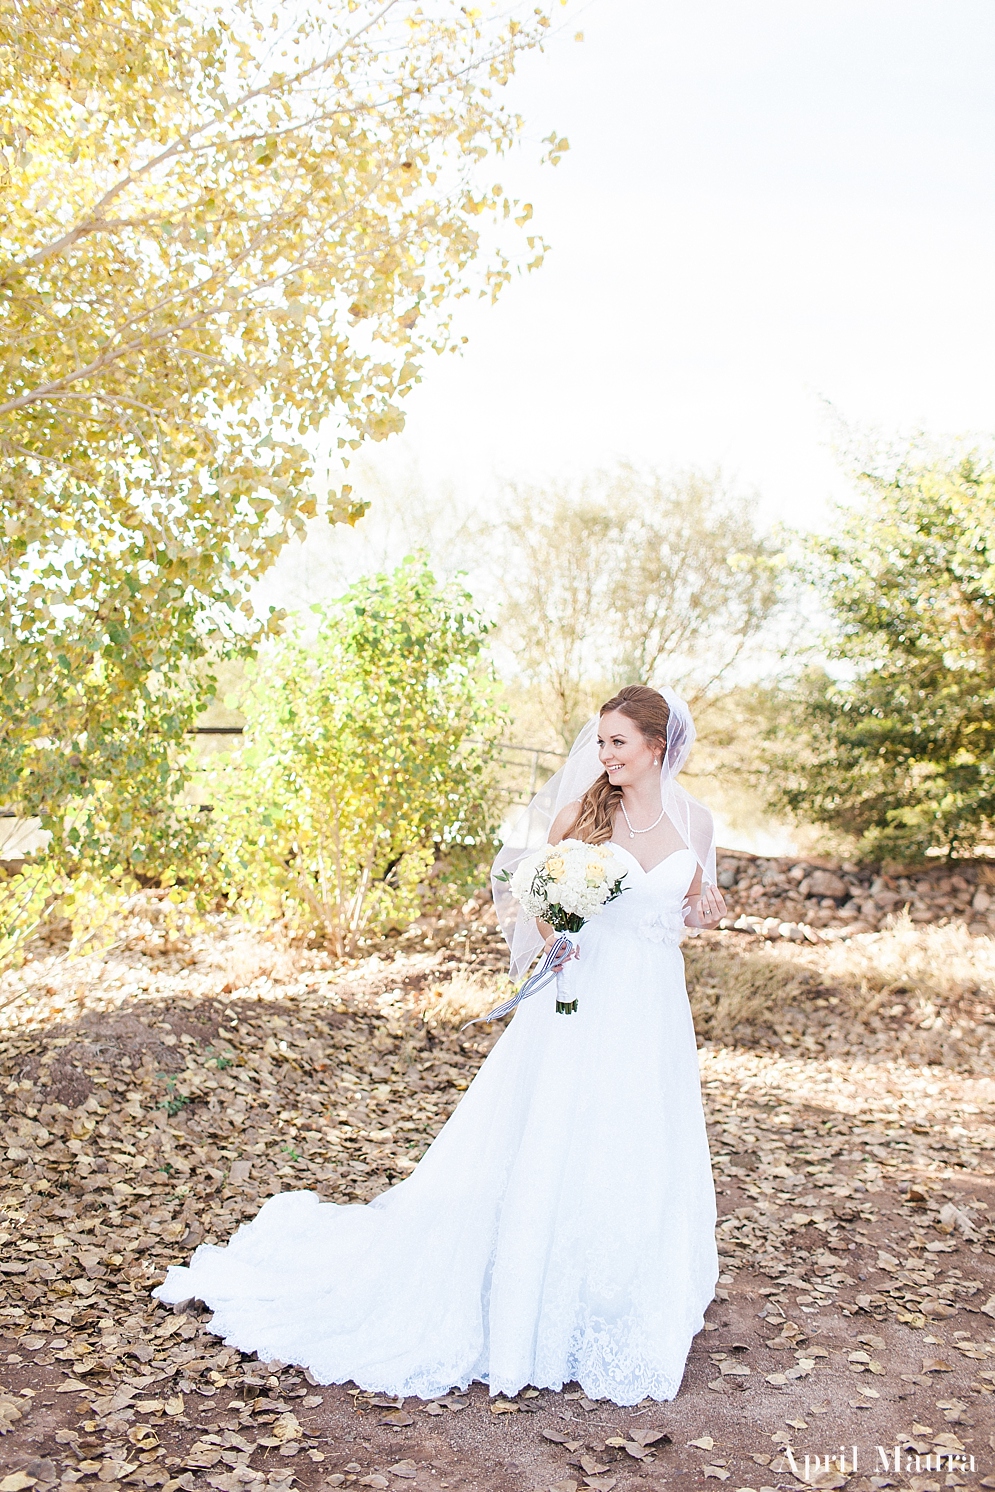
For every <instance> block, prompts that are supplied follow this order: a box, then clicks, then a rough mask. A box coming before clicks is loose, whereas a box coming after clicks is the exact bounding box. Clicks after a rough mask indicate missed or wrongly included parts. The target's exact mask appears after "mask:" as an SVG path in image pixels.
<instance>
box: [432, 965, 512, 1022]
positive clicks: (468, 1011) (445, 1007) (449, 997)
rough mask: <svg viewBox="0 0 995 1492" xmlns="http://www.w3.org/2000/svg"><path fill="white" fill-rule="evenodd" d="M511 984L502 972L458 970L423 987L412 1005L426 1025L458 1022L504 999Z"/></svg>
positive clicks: (478, 1014) (483, 1012)
mask: <svg viewBox="0 0 995 1492" xmlns="http://www.w3.org/2000/svg"><path fill="white" fill-rule="evenodd" d="M515 987H516V986H515V985H514V984H513V983H512V981H511V980H510V979H509V978H508V976H507V975H506V974H492V973H486V972H483V971H480V972H477V971H474V970H460V971H459V972H458V973H456V974H454V975H453V977H452V979H449V980H447V981H446V982H445V983H444V984H435V985H431V986H430V987H429V988H427V989H425V990H423V991H422V992H421V993H420V994H419V995H418V996H417V997H416V999H415V1000H414V1002H413V1008H414V1009H415V1010H417V1011H418V1013H419V1014H420V1015H421V1018H422V1020H423V1021H424V1022H425V1024H426V1025H427V1026H432V1027H435V1026H447V1027H453V1026H462V1025H463V1024H464V1023H465V1022H466V1021H473V1020H476V1019H477V1018H478V1017H479V1016H482V1015H486V1014H487V1012H488V1011H489V1010H493V1009H494V1007H495V1005H500V1003H501V1001H502V1000H507V999H508V997H509V996H510V995H511V994H512V993H513V992H514V990H515Z"/></svg>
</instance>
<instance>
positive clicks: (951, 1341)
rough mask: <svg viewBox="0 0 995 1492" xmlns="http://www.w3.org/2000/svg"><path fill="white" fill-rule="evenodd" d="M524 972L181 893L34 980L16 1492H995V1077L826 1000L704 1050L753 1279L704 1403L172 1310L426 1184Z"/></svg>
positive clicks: (450, 947) (42, 966)
mask: <svg viewBox="0 0 995 1492" xmlns="http://www.w3.org/2000/svg"><path fill="white" fill-rule="evenodd" d="M736 938H737V935H735V934H722V935H719V934H716V935H715V939H716V942H715V945H714V946H715V949H716V957H718V956H719V954H721V957H722V958H723V959H725V960H727V961H728V959H729V958H730V957H734V956H738V955H737V954H736V950H737V948H738V947H740V946H741V944H739V943H737V941H736ZM723 939H724V941H722V940H723ZM730 950H731V951H730ZM706 953H707V950H706ZM702 958H703V954H702V951H701V949H699V950H698V952H697V953H696V957H695V962H694V966H695V967H698V968H699V969H700V968H701V967H702ZM501 959H502V954H501V950H500V948H499V947H498V945H497V943H496V941H495V939H494V937H493V935H492V933H491V932H490V930H489V929H488V928H486V926H484V925H483V924H470V925H467V926H463V927H461V928H460V929H458V932H456V933H454V934H453V936H452V937H451V938H450V939H449V941H448V942H447V943H446V944H444V945H443V946H441V947H438V946H431V945H430V946H421V945H419V944H413V943H411V942H409V943H406V944H402V945H399V946H398V947H396V948H384V949H382V950H379V951H378V952H375V953H374V954H372V955H371V956H369V957H367V958H365V959H364V960H362V961H356V962H354V963H352V964H347V965H340V966H338V967H331V966H330V965H329V963H328V960H327V959H325V958H323V956H322V955H321V954H306V955H305V954H301V953H299V952H294V951H292V950H288V949H286V948H281V947H280V946H279V945H275V944H272V943H267V942H266V941H265V940H261V939H259V938H258V937H255V936H254V935H251V934H248V933H244V932H240V931H239V930H238V929H235V928H225V927H219V928H217V929H215V930H214V931H212V932H210V933H199V934H196V935H190V936H185V935H183V934H182V931H181V932H179V933H178V932H177V931H176V929H175V928H173V929H170V928H164V927H163V924H162V918H161V917H159V916H157V914H156V909H155V907H154V905H152V904H151V903H150V906H149V909H148V914H147V915H146V916H145V917H144V919H137V920H136V922H135V925H134V927H133V928H132V930H131V932H130V933H129V936H128V937H127V938H125V939H123V940H122V941H121V942H120V943H119V945H118V946H117V947H116V948H115V949H113V950H112V951H111V952H110V953H109V954H107V955H106V956H105V957H103V958H102V959H96V958H94V959H90V960H83V961H78V962H76V963H73V964H69V963H67V961H66V959H65V958H64V956H63V954H62V953H61V952H60V950H59V949H58V948H53V949H48V950H46V949H40V950H39V952H38V954H37V956H36V958H35V959H34V960H33V962H32V963H31V964H30V965H29V966H27V967H26V969H25V970H23V971H21V972H20V973H19V974H18V975H17V976H16V979H14V978H13V976H12V977H11V978H10V979H8V980H7V982H6V984H5V985H4V989H5V990H6V991H7V997H8V998H10V995H11V992H13V993H14V994H19V995H20V998H19V999H18V1001H17V1003H16V1004H15V1005H12V1006H11V1007H10V1008H9V1010H8V1013H7V1015H6V1017H5V1019H6V1022H7V1024H6V1028H5V1029H4V1030H2V1031H0V1051H2V1062H3V1075H4V1077H5V1079H6V1082H5V1087H6V1093H5V1094H4V1095H2V1098H3V1123H4V1130H5V1139H6V1156H7V1167H6V1170H5V1173H4V1176H3V1182H2V1195H0V1242H2V1245H3V1247H2V1255H3V1261H2V1263H0V1272H2V1273H3V1275H4V1277H5V1278H4V1282H3V1284H2V1286H0V1330H2V1336H0V1384H2V1392H0V1432H3V1439H2V1440H0V1458H2V1461H3V1469H4V1475H3V1476H2V1477H0V1492H20V1489H26V1488H29V1487H37V1488H39V1489H41V1492H47V1489H49V1488H53V1487H54V1486H55V1484H56V1483H61V1484H62V1485H63V1486H64V1487H65V1486H68V1485H69V1484H70V1483H75V1482H77V1481H85V1482H86V1483H88V1484H89V1486H90V1487H93V1488H95V1489H96V1492H117V1489H118V1488H120V1487H155V1488H160V1487H161V1488H164V1489H165V1492H176V1489H178V1488H182V1489H184V1492H195V1489H199V1488H208V1487H210V1488H216V1489H219V1492H240V1489H255V1488H269V1487H274V1488H278V1489H279V1488H281V1487H284V1486H285V1487H288V1488H305V1489H311V1488H314V1489H319V1488H324V1487H339V1486H346V1487H374V1488H397V1489H403V1488H404V1487H407V1486H410V1487H412V1488H415V1489H421V1492H427V1489H430V1488H431V1489H435V1488H440V1489H466V1492H470V1489H478V1488H479V1489H489V1492H490V1489H493V1492H505V1489H507V1492H546V1489H555V1492H578V1489H582V1488H584V1487H591V1488H594V1489H598V1492H601V1489H603V1492H609V1489H613V1488H617V1489H619V1492H626V1489H630V1488H631V1489H632V1492H637V1489H643V1488H645V1489H647V1492H649V1489H655V1488H663V1487H666V1486H670V1485H673V1486H675V1487H678V1488H681V1489H688V1492H690V1489H694V1488H697V1487H699V1486H701V1487H704V1486H705V1484H706V1483H707V1482H710V1481H711V1480H715V1481H717V1482H718V1483H720V1484H721V1483H725V1484H727V1485H728V1487H729V1489H731V1492H734V1489H746V1488H749V1489H753V1492H762V1489H765V1488H784V1487H795V1486H799V1485H801V1484H802V1481H803V1480H804V1479H806V1478H807V1480H808V1482H809V1483H810V1484H814V1485H818V1486H822V1487H828V1488H835V1487H842V1486H844V1485H845V1486H848V1487H849V1488H851V1489H852V1492H863V1489H865V1488H871V1487H874V1488H886V1487H892V1486H894V1487H899V1488H911V1489H912V1492H939V1489H940V1488H942V1487H949V1486H953V1487H959V1486H978V1485H981V1486H986V1487H993V1488H995V1229H993V1228H992V1226H991V1225H990V1223H989V1218H990V1217H991V1210H992V1209H993V1208H995V1169H993V1161H995V1103H993V1100H995V1082H993V1080H992V1078H991V1077H990V1076H988V1075H987V1074H986V1072H985V1071H984V1069H983V1066H982V1067H981V1070H979V1064H978V1063H977V1062H975V1063H973V1064H972V1063H970V1062H967V1061H964V1062H960V1063H959V1064H958V1063H954V1065H947V1066H944V1065H941V1064H940V1061H939V1059H937V1060H934V1061H933V1062H930V1063H926V1062H923V1061H915V1062H912V1061H909V1060H906V1059H902V1060H896V1059H894V1058H893V1057H889V1056H888V1046H887V1042H885V1043H882V1041H881V1040H880V1039H879V1037H880V1033H881V1021H880V1019H878V1020H877V1025H876V1028H875V1031H874V1037H873V1040H870V1039H869V1038H868V1039H867V1040H865V1037H867V1034H868V1033H867V1031H866V1029H865V1028H863V1027H861V1026H860V1025H859V1023H858V1024H853V1023H851V1024H850V1025H846V1024H845V1023H844V1022H843V1021H842V1017H841V1018H839V1019H838V1020H834V1017H833V1006H832V1004H831V1003H829V1002H831V1001H832V1000H833V998H834V997H833V996H832V993H831V988H830V987H826V986H822V987H820V993H819V995H818V997H815V996H813V999H812V1001H811V1002H810V1005H809V1006H805V1005H804V1003H802V1004H797V1002H796V1007H795V1009H794V1012H793V1025H792V1026H791V1030H793V1031H794V1032H795V1033H796V1034H795V1036H793V1037H792V1036H791V1034H790V1031H788V1029H787V1028H785V1029H784V1031H782V1032H781V1034H778V1031H777V1030H775V1029H773V1028H771V1029H769V1030H766V1031H765V1030H764V1029H762V1028H761V1027H756V1026H754V1027H753V1028H751V1032H750V1034H749V1039H745V1038H744V1039H742V1040H740V1041H738V1042H733V1041H729V1042H727V1043H726V1044H721V1043H719V1042H718V1041H705V1042H704V1043H703V1045H702V1047H701V1051H700V1058H701V1072H702V1085H703V1092H704V1096H705V1102H706V1106H707V1114H708V1121H709V1132H710V1138H711V1144H712V1153H713V1158H714V1166H715V1177H716V1187H717V1192H718V1202H719V1213H720V1222H719V1239H720V1255H721V1260H722V1264H723V1275H722V1279H721V1282H720V1286H719V1292H718V1297H717V1299H716V1300H715V1302H714V1303H713V1304H712V1306H711V1308H710V1310H709V1312H708V1321H707V1323H706V1327H705V1330H704V1331H703V1332H701V1333H700V1335H699V1336H698V1338H697V1339H696V1341H695V1343H694V1345H693V1348H692V1351H691V1355H690V1358H689V1361H688V1367H687V1374H686V1377H685V1381H684V1385H683V1387H682V1389H681V1392H680V1393H679V1395H678V1397H677V1398H676V1399H675V1400H674V1401H673V1402H672V1403H668V1404H656V1403H644V1404H641V1405H638V1406H636V1407H634V1408H630V1409H620V1408H618V1407H617V1406H614V1405H612V1404H609V1403H604V1402H602V1403H593V1402H592V1401H590V1400H588V1399H586V1398H585V1397H584V1396H583V1394H582V1393H581V1391H580V1389H579V1387H578V1386H577V1385H570V1386H567V1387H566V1388H565V1389H564V1390H563V1391H562V1392H560V1393H553V1392H550V1391H548V1390H540V1391H538V1392H537V1391H535V1390H527V1391H525V1392H524V1393H523V1394H521V1395H519V1397H518V1399H517V1400H515V1401H513V1402H508V1401H503V1400H497V1401H490V1400H489V1399H488V1396H487V1392H486V1390H485V1389H484V1388H482V1387H480V1386H479V1385H478V1386H474V1387H473V1388H471V1389H470V1391H469V1392H468V1393H466V1394H462V1395H461V1394H456V1393H454V1394H450V1395H448V1396H447V1397H446V1398H444V1399H440V1400H439V1401H437V1402H432V1403H423V1402H420V1401H416V1400H410V1399H409V1400H407V1401H405V1402H404V1403H397V1402H394V1401H388V1400H378V1399H375V1398H371V1397H370V1396H368V1395H363V1394H361V1393H358V1392H357V1391H356V1390H355V1389H350V1387H348V1386H345V1387H332V1388H327V1387H325V1388H322V1387H319V1386H316V1385H314V1384H313V1383H312V1382H311V1381H309V1379H308V1377H307V1375H306V1374H303V1373H301V1372H300V1371H299V1370H296V1369H294V1368H292V1367H290V1368H288V1367H284V1366H283V1365H281V1364H278V1363H268V1364H263V1363H260V1362H258V1361H256V1360H255V1359H247V1358H243V1357H242V1355H241V1354H239V1353H238V1352H237V1351H234V1350H232V1349H228V1348H225V1347H224V1345H223V1344H222V1343H221V1342H220V1341H219V1340H218V1339H217V1338H214V1337H212V1336H211V1335H210V1333H209V1331H208V1330H207V1328H206V1323H207V1321H208V1320H209V1319H210V1318H209V1315H208V1314H207V1313H206V1312H203V1311H202V1310H201V1309H200V1308H199V1307H198V1306H197V1305H196V1303H193V1304H190V1305H189V1306H188V1307H187V1308H186V1309H185V1310H181V1309H177V1310H176V1311H172V1310H168V1309H166V1308H163V1307H160V1306H158V1305H156V1304H155V1302H153V1301H152V1300H151V1299H150V1295H149V1291H150V1289H151V1288H152V1287H153V1286H154V1284H155V1283H157V1282H158V1281H159V1280H161V1278H162V1276H163V1273H164V1271H165V1268H166V1266H167V1264H169V1263H171V1262H181V1261H184V1260H186V1258H188V1256H189V1254H190V1252H191V1250H192V1249H193V1247H194V1246H195V1245H196V1244H197V1243H199V1242H201V1241H204V1240H214V1241H219V1242H221V1241H224V1239H225V1238H226V1237H227V1236H229V1235H230V1233H231V1231H232V1230H233V1228H234V1227H236V1226H237V1225H238V1223H239V1222H240V1221H242V1220H243V1219H246V1218H248V1217H251V1216H252V1215H253V1214H254V1213H255V1211H256V1210H257V1209H258V1207H259V1205H260V1203H261V1202H262V1201H263V1200H264V1199H265V1197H267V1196H269V1195H271V1194H272V1193H274V1192H275V1191H277V1190H280V1189H290V1188H298V1187H311V1188H313V1189H315V1190H317V1191H319V1192H320V1193H321V1194H322V1196H324V1197H326V1198H328V1199H330V1200H334V1201H365V1200H368V1199H369V1198H370V1197H372V1196H374V1195H376V1194H377V1193H378V1192H379V1191H381V1190H383V1188H384V1187H386V1186H389V1185H390V1184H391V1183H392V1182H393V1181H395V1180H397V1179H399V1178H400V1177H402V1176H404V1175H406V1174H407V1173H408V1172H409V1171H410V1170H411V1168H412V1167H413V1165H414V1164H415V1163H416V1161H417V1159H418V1157H419V1156H420V1154H421V1153H422V1152H423V1151H424V1149H425V1146H426V1145H427V1144H428V1143H429V1142H430V1140H431V1138H432V1137H433V1135H434V1134H435V1133H437V1132H438V1129H439V1128H440V1127H441V1125H442V1123H444V1121H445V1118H446V1117H447V1115H448V1114H449V1113H450V1112H451V1110H452V1108H453V1106H454V1105H455V1103H456V1102H458V1100H459V1096H460V1093H461V1092H462V1091H463V1089H465V1087H466V1086H467V1084H468V1082H469V1081H470V1079H471V1078H472V1076H473V1073H474V1072H475V1070H476V1068H477V1067H478V1066H479V1064H480V1062H481V1061H482V1060H483V1058H484V1056H485V1055H486V1053H487V1051H488V1050H489V1048H490V1046H491V1045H492V1044H493V1041H494V1040H496V1039H497V1038H498V1036H499V1035H500V1032H499V1031H497V1030H491V1029H490V1028H486V1027H485V1028H481V1027H476V1028H474V1030H472V1031H470V1032H467V1033H466V1034H465V1035H464V1036H462V1037H461V1036H460V1035H459V1032H458V1029H457V1027H456V1025H455V1023H454V1022H453V1021H452V1020H451V1019H450V1020H447V1019H444V1018H443V1015H444V1012H445V1009H446V992H447V990H448V989H450V988H451V986H452V983H453V981H454V979H456V980H458V979H459V978H461V977H464V975H465V972H466V970H467V969H470V970H471V971H474V973H475V975H476V974H483V975H484V976H487V977H489V976H490V971H493V970H495V969H497V968H498V967H499V965H500V963H501ZM706 961H707V958H706ZM0 993H2V992H0ZM898 1008H899V1007H895V1009H896V1010H897V1009H898ZM975 1014H976V1015H977V1010H976V1011H975ZM895 1019H896V1020H898V1019H900V1017H899V1016H896V1017H895ZM979 1019H980V1021H981V1024H982V1025H983V1024H984V1023H985V1021H986V1020H987V1017H986V1016H985V1015H984V1011H983V1010H982V1014H981V1016H980V1017H979ZM988 1024H989V1026H990V1022H988ZM969 1026H970V1023H969V1022H968V1023H966V1024H964V1026H963V1030H964V1031H967V1032H968V1035H967V1036H964V1037H963V1041H967V1043H968V1045H970V1032H969V1030H968V1028H969ZM972 1029H973V1028H972ZM806 1030H807V1031H808V1032H809V1035H808V1037H807V1038H805V1039H804V1040H803V1041H802V1042H799V1039H798V1035H797V1033H798V1032H799V1031H801V1032H802V1033H804V1032H805V1031H806ZM979 1030H980V1027H979ZM862 1031H863V1032H864V1035H862V1034H861V1032H862ZM812 1032H814V1033H816V1034H815V1035H812V1034H811V1033H812ZM962 1034H963V1033H962ZM987 1035H989V1036H990V1031H988V1032H987ZM979 1040H980V1037H979ZM963 1041H962V1045H961V1050H962V1051H963ZM665 1283H666V1282H664V1285H665ZM806 1457H808V1463H807V1469H806ZM816 1458H818V1459H816ZM854 1462H856V1465H854Z"/></svg>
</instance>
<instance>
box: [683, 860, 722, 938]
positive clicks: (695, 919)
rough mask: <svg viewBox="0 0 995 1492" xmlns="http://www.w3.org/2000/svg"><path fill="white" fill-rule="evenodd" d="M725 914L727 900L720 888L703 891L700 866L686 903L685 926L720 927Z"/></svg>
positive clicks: (707, 887)
mask: <svg viewBox="0 0 995 1492" xmlns="http://www.w3.org/2000/svg"><path fill="white" fill-rule="evenodd" d="M725 913H726V904H725V899H724V897H723V895H722V892H721V891H720V890H719V888H718V886H706V887H705V888H704V890H702V886H701V867H700V866H699V867H698V870H697V871H696V873H695V878H694V880H693V881H692V882H691V887H690V890H689V891H688V894H687V897H686V899H685V902H684V921H685V924H686V925H687V926H688V927H703V928H708V927H718V925H719V922H720V920H721V918H723V917H724V916H725Z"/></svg>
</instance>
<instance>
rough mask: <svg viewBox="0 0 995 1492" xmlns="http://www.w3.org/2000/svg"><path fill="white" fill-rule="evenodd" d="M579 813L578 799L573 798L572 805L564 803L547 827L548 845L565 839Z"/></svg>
mask: <svg viewBox="0 0 995 1492" xmlns="http://www.w3.org/2000/svg"><path fill="white" fill-rule="evenodd" d="M578 813H580V799H579V798H575V799H574V801H573V802H572V803H565V804H564V806H563V807H562V808H561V809H560V811H559V813H558V814H557V815H556V817H555V819H554V820H553V822H552V823H551V824H550V826H549V842H550V844H559V842H560V840H561V839H566V837H567V833H568V831H569V830H570V829H572V828H573V826H574V824H575V823H576V822H577V815H578Z"/></svg>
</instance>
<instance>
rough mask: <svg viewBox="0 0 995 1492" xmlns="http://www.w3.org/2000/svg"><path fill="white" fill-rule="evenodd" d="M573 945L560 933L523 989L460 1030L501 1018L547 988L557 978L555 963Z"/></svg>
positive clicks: (564, 934)
mask: <svg viewBox="0 0 995 1492" xmlns="http://www.w3.org/2000/svg"><path fill="white" fill-rule="evenodd" d="M573 946H574V945H573V943H572V941H571V939H570V938H568V937H567V935H566V933H560V936H559V937H558V938H557V940H556V942H555V943H554V944H553V946H552V948H550V950H549V952H548V953H547V954H546V957H545V958H544V959H543V961H542V963H541V964H540V965H539V967H538V969H536V971H535V973H534V974H532V975H531V976H530V977H529V978H528V979H526V981H525V983H524V984H523V985H522V987H521V989H520V990H518V992H517V993H516V994H514V995H512V997H511V999H510V1000H505V1002H504V1004H503V1005H495V1007H494V1009H493V1010H491V1011H489V1012H488V1013H487V1015H478V1016H477V1017H476V1019H475V1020H472V1021H467V1023H466V1025H465V1026H461V1027H460V1031H461V1032H462V1031H465V1030H466V1029H467V1027H469V1026H475V1025H477V1023H478V1021H498V1020H500V1019H501V1017H502V1016H503V1015H507V1014H508V1012H509V1011H510V1010H514V1008H515V1006H516V1005H520V1004H521V1002H522V1001H523V1000H527V999H528V998H529V996H530V995H537V994H538V993H539V991H540V990H541V989H545V988H546V986H547V984H552V982H553V980H554V979H555V978H556V969H555V968H554V967H553V966H554V964H555V963H556V961H557V959H558V958H559V957H560V956H561V954H564V953H569V951H570V949H571V948H572V947H573Z"/></svg>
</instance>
